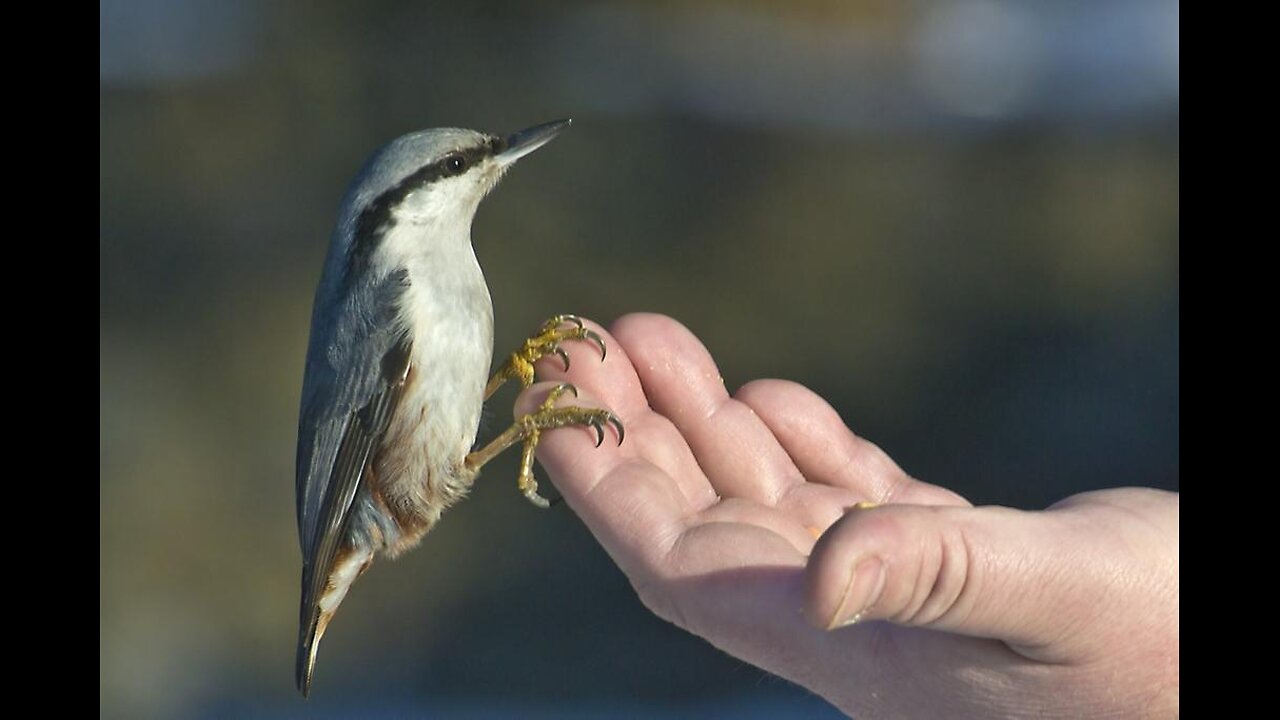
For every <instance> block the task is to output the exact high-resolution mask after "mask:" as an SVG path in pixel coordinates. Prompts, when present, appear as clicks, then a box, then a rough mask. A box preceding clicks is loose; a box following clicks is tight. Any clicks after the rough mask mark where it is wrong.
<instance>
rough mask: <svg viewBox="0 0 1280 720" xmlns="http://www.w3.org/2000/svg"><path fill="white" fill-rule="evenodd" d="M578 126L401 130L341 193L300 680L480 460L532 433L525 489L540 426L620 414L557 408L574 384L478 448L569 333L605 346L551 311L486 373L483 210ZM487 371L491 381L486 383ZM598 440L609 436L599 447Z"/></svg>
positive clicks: (326, 284)
mask: <svg viewBox="0 0 1280 720" xmlns="http://www.w3.org/2000/svg"><path fill="white" fill-rule="evenodd" d="M568 126H569V121H568V120H561V121H558V122H552V123H547V124H545V125H539V126H537V127H533V128H529V129H528V130H524V131H522V132H518V133H516V134H514V135H511V136H509V137H507V138H501V137H495V136H492V135H486V134H483V133H479V132H476V131H474V130H460V129H453V128H442V129H435V130H424V131H421V132H415V133H411V134H409V135H405V136H403V137H400V138H398V139H396V140H394V141H392V142H391V143H390V144H388V145H386V146H385V147H383V148H382V149H381V150H379V151H378V152H377V153H375V154H374V156H373V157H372V158H370V159H369V161H368V162H367V163H366V164H365V166H364V169H363V170H361V172H360V174H359V175H358V176H356V179H355V181H354V182H353V183H352V185H351V187H350V189H349V190H348V191H347V195H346V197H345V199H344V200H343V202H342V209H341V211H340V213H339V217H338V225H337V228H336V229H335V230H334V233H333V237H332V239H331V241H330V244H329V253H328V257H327V258H326V259H325V264H324V274H323V275H322V276H321V278H320V285H319V287H318V288H317V289H316V298H315V307H314V308H313V310H312V315H311V341H310V344H309V346H308V348H307V365H306V376H305V378H304V380H303V387H302V408H301V413H300V419H299V421H298V458H297V483H298V488H297V489H298V533H299V538H300V540H301V543H302V557H303V565H302V607H301V613H300V615H301V617H300V628H299V631H298V664H297V682H298V689H299V690H301V691H302V693H303V695H306V694H307V693H308V692H309V690H310V687H311V673H312V670H313V668H314V667H315V660H316V649H317V648H318V646H319V643H320V638H321V636H322V635H323V634H324V631H325V628H326V627H327V626H328V624H329V621H330V620H331V619H332V618H333V614H334V612H335V611H336V610H337V609H338V605H339V604H340V603H341V602H342V599H343V597H344V596H345V595H346V593H347V590H348V588H350V587H351V584H352V583H353V582H355V580H356V578H357V577H359V576H360V575H361V574H362V573H363V572H364V571H365V570H366V569H367V568H368V567H369V565H370V563H372V562H373V558H374V555H376V554H378V553H383V554H385V555H388V556H393V557H394V556H395V555H397V554H398V553H401V552H403V551H405V550H407V549H409V548H411V547H413V546H414V545H415V544H417V542H418V541H419V540H421V539H422V536H423V535H424V534H426V532H427V531H428V530H430V529H431V527H432V526H433V525H434V524H435V523H436V521H437V520H439V518H440V514H441V513H442V512H443V511H444V510H445V508H447V507H449V506H450V505H452V504H453V503H455V502H457V501H458V500H459V499H461V498H462V497H463V496H464V495H466V493H467V490H468V489H470V487H471V484H472V483H473V482H474V481H475V478H476V474H477V473H478V472H479V470H480V467H481V466H482V465H484V464H485V463H486V462H488V461H489V460H490V459H492V458H493V457H494V456H496V455H497V454H498V453H500V452H502V451H503V450H505V449H506V448H508V447H510V446H512V445H514V444H516V443H518V442H523V443H524V446H523V454H522V457H521V463H520V475H519V479H518V486H519V488H520V490H521V491H522V492H523V493H524V494H525V496H526V497H527V498H529V500H530V501H532V502H533V503H534V504H537V505H539V506H542V507H546V505H547V502H546V500H543V499H542V497H541V496H539V495H538V492H537V483H536V482H535V481H534V479H533V458H534V455H533V453H534V448H535V446H536V445H537V442H538V438H539V434H540V432H541V431H543V430H546V429H550V428H556V427H563V426H566V425H589V426H592V427H593V428H594V429H595V430H596V432H597V434H598V440H599V441H603V439H604V425H605V424H607V423H612V424H613V425H614V427H615V429H616V432H617V435H618V442H619V443H621V442H622V423H621V421H619V419H618V418H617V417H616V416H615V415H614V414H613V413H611V412H609V411H607V410H600V409H590V408H581V407H556V401H557V399H559V398H560V396H562V395H563V394H564V393H565V392H574V393H575V394H576V391H574V390H573V388H572V386H568V385H560V386H558V387H556V388H555V389H554V390H553V391H552V392H551V394H550V395H549V396H548V398H547V400H546V401H545V402H544V403H543V404H542V406H541V407H540V408H539V409H538V410H537V411H536V412H533V413H531V414H529V415H525V416H523V417H522V418H520V419H519V420H518V421H517V422H516V423H515V424H514V425H513V426H512V427H511V428H510V429H508V430H507V431H506V432H503V433H502V434H501V435H499V436H498V437H497V438H495V439H494V440H493V441H491V442H490V443H489V444H488V445H486V446H484V447H483V448H482V449H480V450H478V451H475V452H471V449H472V447H473V446H474V444H475V440H476V433H477V431H478V429H479V424H480V412H481V406H482V405H483V403H484V401H485V400H488V399H489V397H490V396H491V395H493V393H494V392H495V391H496V390H497V389H498V388H499V387H500V386H501V385H502V384H503V383H504V382H505V381H506V380H509V379H515V380H519V381H520V382H521V383H522V384H523V385H525V386H528V385H529V384H531V383H532V382H533V377H534V371H533V363H534V362H536V361H537V360H538V359H539V358H541V357H543V356H545V355H549V354H556V355H559V356H560V357H561V358H562V359H563V360H564V362H565V363H566V364H567V363H568V359H569V358H568V355H567V354H566V353H565V351H564V350H563V349H561V347H560V345H561V343H563V342H565V341H569V340H590V341H594V342H596V343H597V344H598V345H599V346H600V352H601V356H602V358H603V355H604V352H605V347H604V342H603V341H602V340H601V339H600V337H599V336H598V335H596V334H595V333H593V332H591V331H590V330H587V329H585V328H584V327H583V326H582V322H581V321H580V320H578V319H577V318H576V317H574V316H572V315H561V316H556V317H554V318H552V319H551V320H549V321H547V323H546V324H545V325H543V326H542V328H541V329H540V330H539V332H538V333H537V334H535V335H534V336H533V337H531V338H530V339H529V340H528V341H527V342H525V344H524V346H523V347H522V348H521V349H520V350H518V351H517V352H515V353H513V354H512V355H511V357H510V358H509V359H508V360H507V361H506V362H505V363H504V364H503V365H502V366H501V367H500V368H499V370H498V372H497V373H496V374H494V375H493V377H492V378H489V362H490V359H491V356H492V355H493V302H492V300H490V298H489V288H488V287H487V286H486V285H485V281H484V275H483V274H482V273H481V271H480V265H479V264H478V263H477V262H476V256H475V251H474V250H473V249H472V247H471V220H472V218H473V217H474V216H475V212H476V208H477V207H478V206H479V204H480V201H481V200H482V199H483V198H484V196H485V195H486V194H487V193H488V192H489V191H490V190H492V189H493V187H494V186H495V185H496V184H497V183H498V180H499V179H500V178H501V177H502V175H503V173H504V172H506V170H507V168H509V167H511V165H512V164H513V163H514V162H515V161H516V160H519V159H520V158H522V157H524V156H525V155H528V154H529V153H531V152H533V151H534V150H537V149H538V148H540V147H542V146H543V145H544V144H546V143H547V142H549V141H550V140H551V139H552V138H554V137H555V136H556V135H557V134H559V133H560V131H562V130H564V129H565V128H566V127H568ZM486 378H488V381H487V382H486ZM597 445H599V442H597Z"/></svg>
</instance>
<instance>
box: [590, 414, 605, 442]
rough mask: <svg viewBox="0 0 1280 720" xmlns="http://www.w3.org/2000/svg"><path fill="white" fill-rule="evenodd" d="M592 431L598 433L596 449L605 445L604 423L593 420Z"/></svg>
mask: <svg viewBox="0 0 1280 720" xmlns="http://www.w3.org/2000/svg"><path fill="white" fill-rule="evenodd" d="M591 429H592V430H595V431H596V447H600V446H601V445H603V444H604V423H602V422H600V421H599V420H597V419H595V418H592V420H591Z"/></svg>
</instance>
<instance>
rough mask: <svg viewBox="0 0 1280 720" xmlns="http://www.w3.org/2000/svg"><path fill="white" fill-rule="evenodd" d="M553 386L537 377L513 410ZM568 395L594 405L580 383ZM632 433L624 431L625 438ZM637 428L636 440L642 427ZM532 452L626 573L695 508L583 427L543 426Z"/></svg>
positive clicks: (661, 552) (650, 563) (657, 474)
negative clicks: (578, 388)
mask: <svg viewBox="0 0 1280 720" xmlns="http://www.w3.org/2000/svg"><path fill="white" fill-rule="evenodd" d="M554 386H555V383H550V382H545V383H536V384H534V385H532V386H530V387H529V388H528V389H526V390H525V391H524V392H522V393H521V394H520V396H519V398H517V400H516V414H517V416H519V415H522V414H527V413H529V412H531V411H533V410H536V409H537V407H538V405H539V404H540V403H541V402H542V401H543V400H544V399H545V397H546V394H547V392H548V391H549V390H550V388H552V387H554ZM575 402H578V403H580V404H581V405H582V406H584V407H598V406H599V402H598V401H597V400H596V399H595V398H592V397H591V396H590V395H589V394H587V393H586V392H585V391H583V392H581V393H580V396H579V398H578V400H577V401H575ZM572 430H578V432H572ZM634 434H637V433H628V435H627V442H628V443H630V442H631V441H632V437H633V435H634ZM638 434H640V436H641V437H640V440H641V442H643V439H644V437H645V436H644V434H643V433H638ZM623 447H625V446H623ZM538 459H539V460H540V461H541V462H542V465H543V467H545V468H546V470H547V473H548V474H549V476H550V477H551V480H552V481H553V482H554V483H555V485H556V489H557V490H559V491H560V494H561V496H562V497H564V500H565V502H566V503H567V504H568V505H569V507H570V508H572V509H573V511H574V512H575V513H576V514H577V515H578V516H579V517H580V518H582V520H583V522H584V523H586V525H587V527H588V528H589V529H590V530H591V532H592V534H593V535H595V536H596V538H597V539H598V540H599V541H600V544H601V545H602V546H603V547H604V548H605V550H606V551H607V552H608V553H609V555H610V556H611V557H612V558H613V559H614V561H615V562H617V563H618V565H619V566H620V567H621V568H622V569H623V571H624V572H626V573H627V574H628V575H629V576H630V575H632V573H640V575H639V577H645V576H647V575H648V574H649V573H651V572H652V568H654V567H656V566H658V565H659V564H660V561H661V558H663V557H665V556H666V553H667V552H668V551H669V550H670V548H671V546H672V545H673V544H674V543H675V540H676V538H677V537H679V535H680V533H681V532H682V531H683V530H684V529H685V528H686V527H687V520H688V518H689V517H690V516H691V515H692V513H693V512H695V511H694V510H693V509H691V508H689V507H688V504H687V503H686V501H685V500H684V498H683V497H682V496H681V494H680V490H679V488H678V487H677V486H676V484H675V483H673V482H672V481H671V479H670V478H669V477H668V476H667V475H666V474H665V473H664V472H663V471H662V470H660V469H659V468H657V467H656V466H654V465H653V464H652V463H650V462H648V461H647V460H645V459H644V458H642V457H638V456H637V454H636V453H635V452H632V451H624V450H623V448H622V447H619V446H617V445H614V444H613V443H608V442H606V443H604V444H603V445H601V446H600V447H598V448H597V447H596V446H595V433H594V432H593V431H591V430H590V428H581V429H579V428H561V429H557V430H554V431H546V432H544V433H543V435H542V438H541V442H540V443H539V445H538Z"/></svg>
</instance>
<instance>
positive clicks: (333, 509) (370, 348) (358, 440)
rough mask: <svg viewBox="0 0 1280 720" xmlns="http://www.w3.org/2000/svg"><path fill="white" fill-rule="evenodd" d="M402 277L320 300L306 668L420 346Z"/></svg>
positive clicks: (311, 399) (305, 424) (307, 386)
mask: <svg viewBox="0 0 1280 720" xmlns="http://www.w3.org/2000/svg"><path fill="white" fill-rule="evenodd" d="M401 281H402V278H397V277H395V276H392V277H390V278H388V279H387V280H386V281H384V283H383V284H382V285H379V286H373V287H370V288H368V289H365V290H364V291H363V292H362V293H361V294H360V295H359V296H354V297H345V298H342V299H341V300H339V301H338V302H337V303H334V304H329V303H327V302H325V300H326V298H324V297H323V296H322V295H319V296H318V297H317V303H316V310H315V313H314V315H313V318H312V337H311V344H310V348H309V350H308V353H307V369H306V377H305V379H304V381H303V393H302V410H301V414H300V420H299V427H298V466H297V485H298V488H297V489H298V532H299V537H300V540H301V544H302V555H303V567H302V603H301V608H300V611H301V617H300V621H301V628H300V631H299V648H298V649H299V667H300V670H299V672H300V673H301V672H302V669H301V668H302V667H303V665H304V663H305V664H306V665H309V664H310V657H311V656H312V652H311V646H312V644H313V642H314V639H315V638H314V635H315V632H316V622H317V619H318V617H319V602H320V598H321V596H322V594H323V592H324V590H325V587H326V585H327V582H328V579H329V575H330V573H331V572H332V570H333V565H334V560H335V557H336V554H337V552H338V549H339V546H340V545H341V543H342V541H343V539H344V535H345V534H346V533H345V531H346V525H347V521H348V519H349V517H350V514H351V508H352V504H353V502H354V500H355V497H356V493H357V491H358V490H359V488H360V484H361V481H362V480H363V478H364V476H365V469H366V467H367V465H368V463H369V461H370V459H371V457H372V456H373V453H374V452H376V451H377V449H378V445H379V444H380V442H381V441H382V438H383V436H384V435H385V433H386V430H387V426H388V424H389V423H390V420H391V417H392V416H393V414H394V413H395V409H396V407H397V404H398V403H399V401H400V398H401V396H402V394H403V391H404V386H405V378H406V376H407V374H408V368H409V358H410V342H409V340H408V338H407V337H406V336H405V335H404V334H403V333H402V332H397V331H396V330H395V328H396V322H395V317H394V315H395V307H396V305H395V300H396V297H397V296H398V293H397V292H395V290H396V288H397V286H398V284H399V283H400V282H401ZM299 677H300V678H301V677H302V676H301V675H300V676H299ZM300 682H301V680H300Z"/></svg>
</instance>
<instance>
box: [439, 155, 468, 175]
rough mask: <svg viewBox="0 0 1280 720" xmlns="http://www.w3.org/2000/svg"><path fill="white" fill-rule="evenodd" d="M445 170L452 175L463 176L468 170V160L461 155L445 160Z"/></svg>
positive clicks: (451, 156)
mask: <svg viewBox="0 0 1280 720" xmlns="http://www.w3.org/2000/svg"><path fill="white" fill-rule="evenodd" d="M444 168H445V170H446V171H448V173H449V174H450V175H461V174H462V171H464V170H466V169H467V159H466V158H464V157H462V156H461V155H450V156H449V157H447V158H445V159H444Z"/></svg>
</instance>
